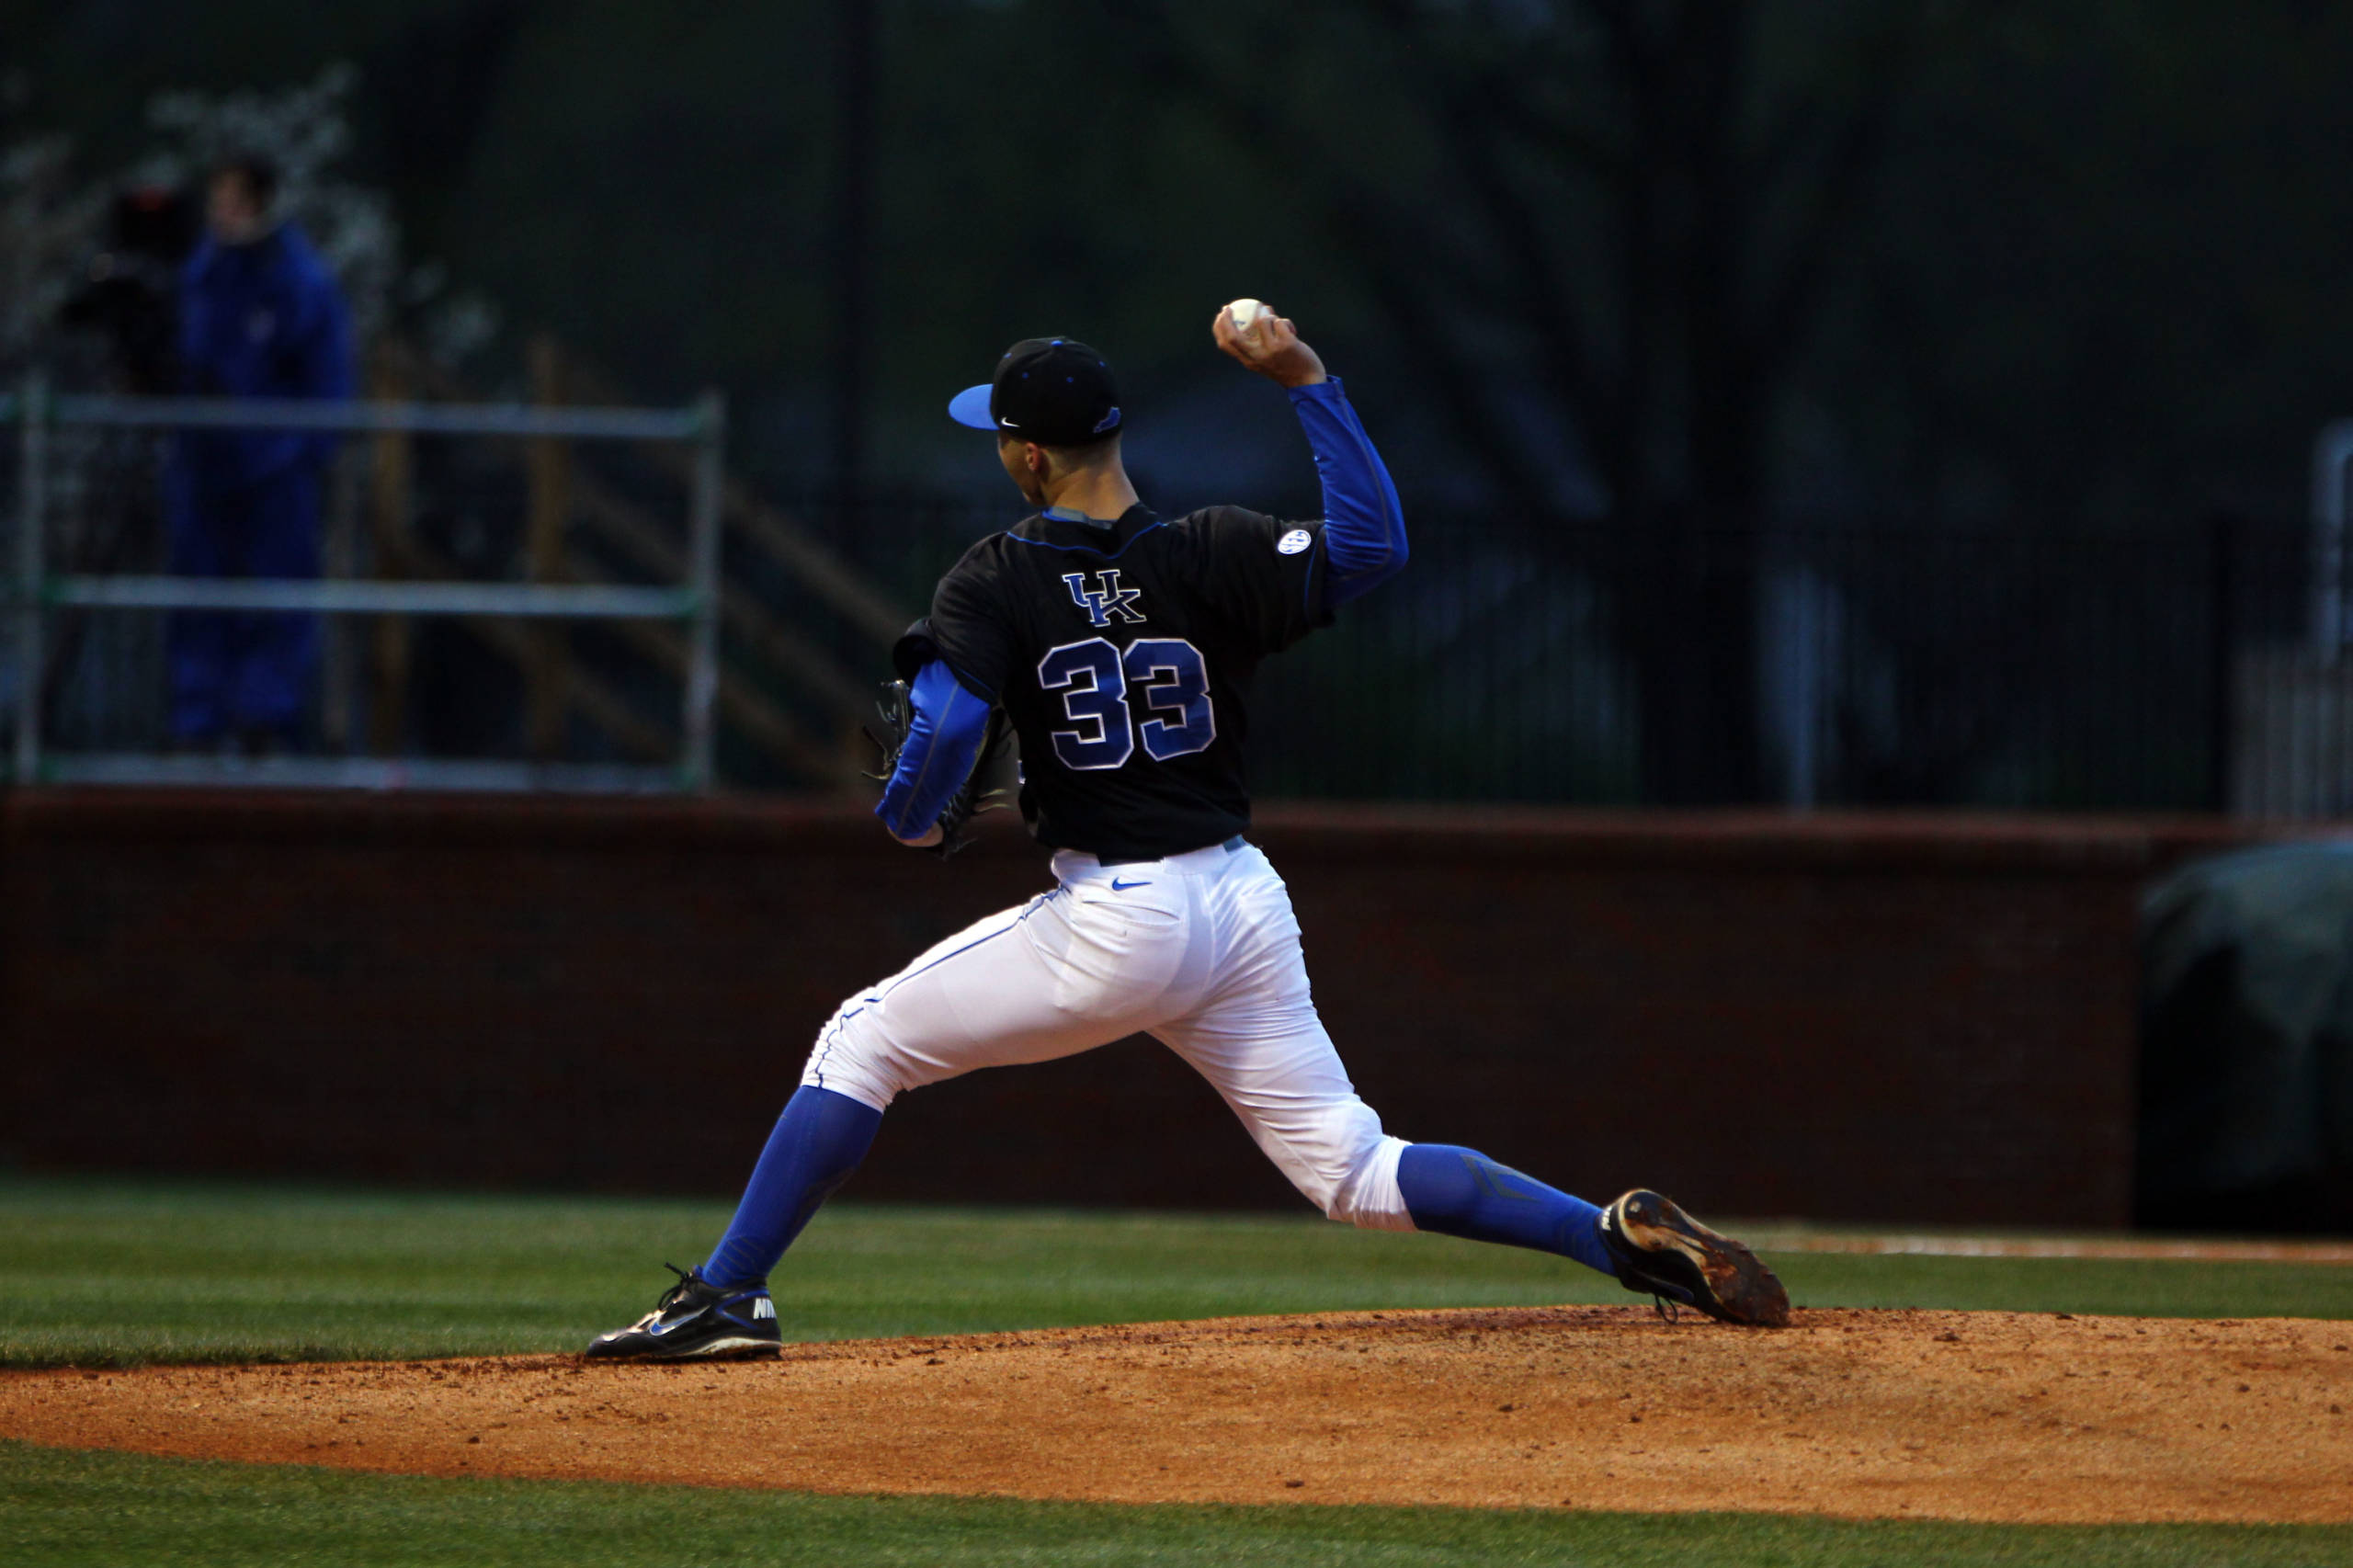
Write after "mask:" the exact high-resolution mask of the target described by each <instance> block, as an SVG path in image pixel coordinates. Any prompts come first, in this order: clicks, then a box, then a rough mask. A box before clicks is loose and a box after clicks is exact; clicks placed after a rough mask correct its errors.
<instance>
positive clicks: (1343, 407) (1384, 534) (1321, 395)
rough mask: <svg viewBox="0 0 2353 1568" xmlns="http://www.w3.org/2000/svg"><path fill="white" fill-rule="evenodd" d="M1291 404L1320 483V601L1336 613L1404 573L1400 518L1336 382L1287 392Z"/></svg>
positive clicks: (1392, 488) (1390, 487)
mask: <svg viewBox="0 0 2353 1568" xmlns="http://www.w3.org/2000/svg"><path fill="white" fill-rule="evenodd" d="M1290 401H1291V406H1292V407H1293V408H1294V409H1296V410H1297V411H1298V414H1299V423H1300V428H1301V429H1302V430H1303V431H1305V432H1306V434H1307V445H1308V448H1309V449H1310V450H1312V451H1313V453H1314V454H1315V472H1316V474H1317V476H1318V477H1319V478H1321V479H1322V480H1323V482H1324V559H1325V560H1326V561H1327V562H1329V563H1330V568H1331V574H1330V576H1329V578H1328V579H1327V585H1326V587H1325V589H1324V596H1325V599H1326V601H1327V602H1328V603H1329V604H1330V605H1331V606H1332V607H1333V608H1338V607H1340V606H1341V605H1344V604H1347V602H1348V601H1349V600H1350V599H1353V598H1357V597H1361V596H1362V595H1364V594H1367V593H1369V592H1370V591H1371V590H1372V589H1374V588H1376V587H1379V586H1380V585H1381V584H1383V583H1385V582H1387V581H1388V580H1389V579H1390V578H1392V577H1393V576H1395V575H1396V574H1398V573H1399V572H1400V571H1402V570H1404V565H1405V560H1406V553H1407V552H1406V548H1405V513H1404V508H1403V507H1402V506H1399V505H1398V502H1397V486H1396V485H1395V484H1394V483H1392V482H1391V480H1390V478H1389V470H1388V469H1387V468H1385V467H1384V466H1382V464H1381V454H1380V453H1379V452H1377V451H1375V450H1373V447H1372V437H1370V436H1367V435H1366V434H1365V433H1364V426H1362V425H1361V424H1359V423H1358V420H1357V414H1356V410H1355V409H1353V408H1351V407H1349V406H1348V397H1347V392H1345V391H1344V390H1342V388H1341V386H1340V381H1339V379H1338V378H1337V377H1334V378H1333V379H1331V380H1329V381H1320V382H1318V383H1317V384H1315V385H1314V386H1312V387H1293V388H1291V389H1290Z"/></svg>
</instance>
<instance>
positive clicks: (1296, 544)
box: [1275, 528, 1315, 555]
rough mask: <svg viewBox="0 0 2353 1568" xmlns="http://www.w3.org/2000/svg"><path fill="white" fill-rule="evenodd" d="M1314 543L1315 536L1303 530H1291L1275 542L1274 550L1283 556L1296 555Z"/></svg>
mask: <svg viewBox="0 0 2353 1568" xmlns="http://www.w3.org/2000/svg"><path fill="white" fill-rule="evenodd" d="M1314 542H1315V536H1314V535H1313V534H1312V533H1309V532H1308V531H1307V530H1306V529H1305V528H1293V529H1291V530H1290V532H1289V533H1287V534H1285V535H1283V537H1282V538H1280V539H1279V540H1276V541H1275V549H1276V551H1278V552H1279V553H1281V554H1284V555H1297V554H1298V553H1300V551H1303V550H1305V549H1306V548H1307V547H1308V546H1309V545H1311V544H1313V543H1314Z"/></svg>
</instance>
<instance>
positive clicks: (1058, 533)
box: [1006, 501, 1160, 560]
mask: <svg viewBox="0 0 2353 1568" xmlns="http://www.w3.org/2000/svg"><path fill="white" fill-rule="evenodd" d="M1158 527H1160V518H1159V517H1157V516H1156V515H1155V514H1154V512H1153V509H1152V508H1151V507H1149V506H1145V505H1144V504H1143V503H1142V502H1141V501H1139V502H1137V503H1136V504H1135V505H1134V506H1131V507H1129V508H1128V509H1127V510H1126V511H1124V512H1122V513H1120V517H1119V520H1118V521H1116V522H1108V523H1107V522H1103V521H1101V520H1099V519H1097V518H1094V517H1070V516H1067V515H1063V516H1055V515H1051V514H1049V513H1046V512H1035V513H1032V514H1031V515H1030V516H1029V517H1024V518H1023V519H1022V520H1021V521H1019V522H1017V523H1016V524H1014V525H1013V527H1011V528H1007V529H1006V538H1008V539H1014V540H1019V541H1020V542H1021V543H1023V544H1035V545H1042V546H1044V547H1045V548H1046V549H1048V550H1084V551H1092V552H1093V553H1095V554H1097V555H1100V556H1102V557H1103V558H1104V559H1106V560H1114V559H1117V558H1118V557H1119V556H1120V554H1121V553H1122V552H1124V551H1126V550H1127V548H1128V546H1130V545H1131V544H1133V543H1134V542H1135V541H1136V540H1139V539H1141V538H1142V537H1143V536H1144V535H1145V534H1148V533H1150V532H1151V531H1152V530H1153V529H1154V528H1158Z"/></svg>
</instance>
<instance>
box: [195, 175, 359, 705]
mask: <svg viewBox="0 0 2353 1568" xmlns="http://www.w3.org/2000/svg"><path fill="white" fill-rule="evenodd" d="M277 197H278V171H277V169H276V167H275V166H274V165H271V164H270V162H269V161H268V160H267V159H266V158H263V157H260V156H258V155H256V154H251V153H240V154H236V155H233V156H231V157H228V158H224V159H222V161H221V162H220V163H219V164H217V165H215V166H214V167H213V170H212V173H211V176H210V181H209V183H208V185H207V187H206V191H205V227H206V234H205V237H204V239H203V240H202V241H201V242H200V243H199V244H198V245H197V248H196V251H195V254H194V255H192V256H189V257H188V265H187V267H186V268H185V269H184V270H183V271H182V273H181V276H180V331H179V351H180V374H181V384H182V386H183V387H184V388H185V390H186V391H188V392H190V393H191V394H193V395H195V396H198V397H251V398H347V397H349V396H351V394H352V381H353V367H352V344H351V323H350V317H349V313H348V312H347V310H346V309H345V306H344V301H343V295H342V293H341V291H340V290H337V288H336V287H335V278H334V276H333V274H332V273H330V272H329V271H328V269H327V266H326V263H325V262H324V260H322V259H321V258H320V256H319V254H318V252H317V251H315V250H313V248H312V246H311V244H310V242H309V241H308V240H306V239H304V238H303V236H302V233H301V230H300V229H298V228H297V227H295V225H294V224H292V223H290V222H285V221H284V220H283V218H282V217H281V216H280V214H279V213H278V210H277ZM334 452H335V437H332V436H327V435H323V434H318V433H315V432H309V431H289V430H190V431H184V432H182V433H181V434H180V435H179V436H178V437H177V438H176V440H175V441H174V442H173V445H172V451H171V457H170V460H169V461H168V463H167V466H166V469H165V496H166V512H167V517H168V528H169V533H170V539H171V558H170V567H171V571H172V573H173V574H175V575H178V576H187V577H316V576H317V575H318V574H319V510H320V503H321V499H322V496H323V494H324V488H325V484H324V481H325V473H326V467H327V463H328V460H330V459H331V458H332V457H333V456H334ZM168 641H169V648H170V659H171V672H172V735H173V739H174V741H175V742H176V743H177V744H180V745H182V746H191V747H200V746H212V745H220V744H227V743H235V744H242V745H244V747H245V748H246V749H248V750H249V751H254V752H265V751H270V750H276V749H278V748H281V747H287V746H291V745H293V744H296V743H297V742H298V741H299V740H300V738H301V732H302V722H303V715H304V712H305V710H306V709H307V707H308V703H309V697H310V689H311V686H312V683H313V676H314V674H315V672H316V670H317V667H318V662H319V619H318V617H316V616H314V615H284V614H277V615H252V614H221V613H198V612H190V611H181V612H179V613H177V614H176V615H175V616H174V617H173V619H172V624H171V630H170V633H169V638H168Z"/></svg>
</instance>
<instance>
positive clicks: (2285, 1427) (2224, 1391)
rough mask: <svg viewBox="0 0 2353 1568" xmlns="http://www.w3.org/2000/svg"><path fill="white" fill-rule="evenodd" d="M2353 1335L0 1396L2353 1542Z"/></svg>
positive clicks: (707, 1471) (1470, 1318)
mask: <svg viewBox="0 0 2353 1568" xmlns="http://www.w3.org/2000/svg"><path fill="white" fill-rule="evenodd" d="M2348 1341H2353V1324H2340V1323H2328V1322H2314V1321H2307V1320H2295V1319H2261V1320H2253V1321H2248V1322H2244V1323H2239V1322H2222V1323H2194V1322H2185V1321H2179V1320H2169V1319H2128V1318H2070V1317H2064V1316H2052V1315H2033V1316H2029V1315H2024V1314H2016V1313H1995V1312H1800V1313H1798V1314H1797V1319H1796V1323H1795V1324H1794V1326H1792V1327H1790V1328H1788V1329H1785V1330H1782V1331H1780V1332H1778V1333H1768V1332H1762V1331H1757V1330H1747V1329H1735V1328H1726V1327H1723V1326H1721V1325H1718V1324H1712V1323H1709V1322H1706V1321H1705V1320H1702V1319H1698V1318H1692V1317H1688V1316H1687V1317H1686V1318H1685V1319H1684V1320H1683V1321H1682V1322H1680V1323H1678V1324H1666V1323H1662V1322H1660V1321H1659V1320H1657V1319H1656V1318H1655V1317H1654V1316H1653V1315H1652V1314H1651V1312H1649V1311H1647V1310H1646V1309H1644V1308H1642V1307H1559V1308H1529V1309H1512V1310H1503V1311H1476V1312H1353V1313H1340V1312H1334V1313H1325V1314H1323V1315H1320V1316H1309V1317H1288V1318H1233V1319H1221V1320H1217V1321H1212V1322H1207V1323H1188V1324H1139V1325H1133V1326H1127V1327H1119V1328H1100V1329H1073V1330H1060V1331H1053V1332H1044V1333H1029V1334H1005V1335H975V1336H970V1337H959V1338H947V1339H907V1340H888V1341H878V1342H870V1343H863V1344H837V1345H804V1346H787V1347H786V1350H785V1355H784V1358H783V1359H782V1360H781V1361H758V1362H748V1363H735V1364H730V1365H710V1366H689V1367H661V1366H653V1367H645V1366H607V1365H601V1364H600V1365H595V1366H590V1365H584V1364H582V1363H580V1362H578V1361H576V1360H574V1359H573V1358H569V1357H515V1358H498V1359H484V1360H468V1361H430V1362H409V1363H398V1364H383V1363H372V1364H371V1363H359V1364H346V1365H334V1366H297V1367H169V1368H153V1369H142V1370H137V1371H121V1372H89V1371H72V1370H69V1371H63V1372H20V1373H16V1374H12V1375H9V1376H6V1377H0V1436H7V1437H23V1438H28V1439H30V1440H32V1441H34V1442H40V1443H51V1444H59V1445H63V1446H70V1447H80V1448H110V1449H135V1450H139V1451H142V1452H146V1453H157V1454H181V1455H190V1456H196V1457H205V1458H221V1459H236V1460H272V1461H282V1462H295V1463H303V1464H329V1465H341V1466H347V1467H350V1468H354V1469H361V1470H378V1471H405V1472H413V1473H419V1474H431V1475H508V1476H540V1477H562V1478H571V1479H599V1480H608V1481H642V1482H688V1483H695V1484H699V1485H710V1486H759V1487H781V1488H790V1489H793V1490H799V1491H810V1492H927V1493H961V1494H999V1495H1011V1496H1020V1497H1058V1498H1085V1499H1094V1500H1098V1501H1104V1502H1120V1503H1158V1502H1176V1501H1182V1502H1211V1501H1214V1502H1223V1503H1267V1502H1286V1501H1289V1502H1314V1503H1442V1504H1456V1505H1461V1506H1474V1507H1522V1506H1541V1507H1561V1506H1568V1507H1576V1508H1613V1509H1619V1508H1622V1509H1639V1510H1653V1511H1673V1510H1683V1509H1700V1508H1711V1509H1748V1510H1756V1509H1768V1510H1774V1511H1781V1512H1804V1513H1824V1514H1846V1515H1856V1516H1877V1517H1906V1518H1924V1517H1943V1518H1966V1519H2018V1520H2039V1521H2053V1522H2055V1521H2080V1522H2120V1521H2131V1520H2164V1519H2206V1520H2279V1521H2308V1522H2318V1521H2353V1485H2348V1484H2347V1477H2348V1476H2353V1415H2348V1414H2347V1411H2348V1410H2353V1350H2348V1349H2347V1344H2348Z"/></svg>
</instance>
